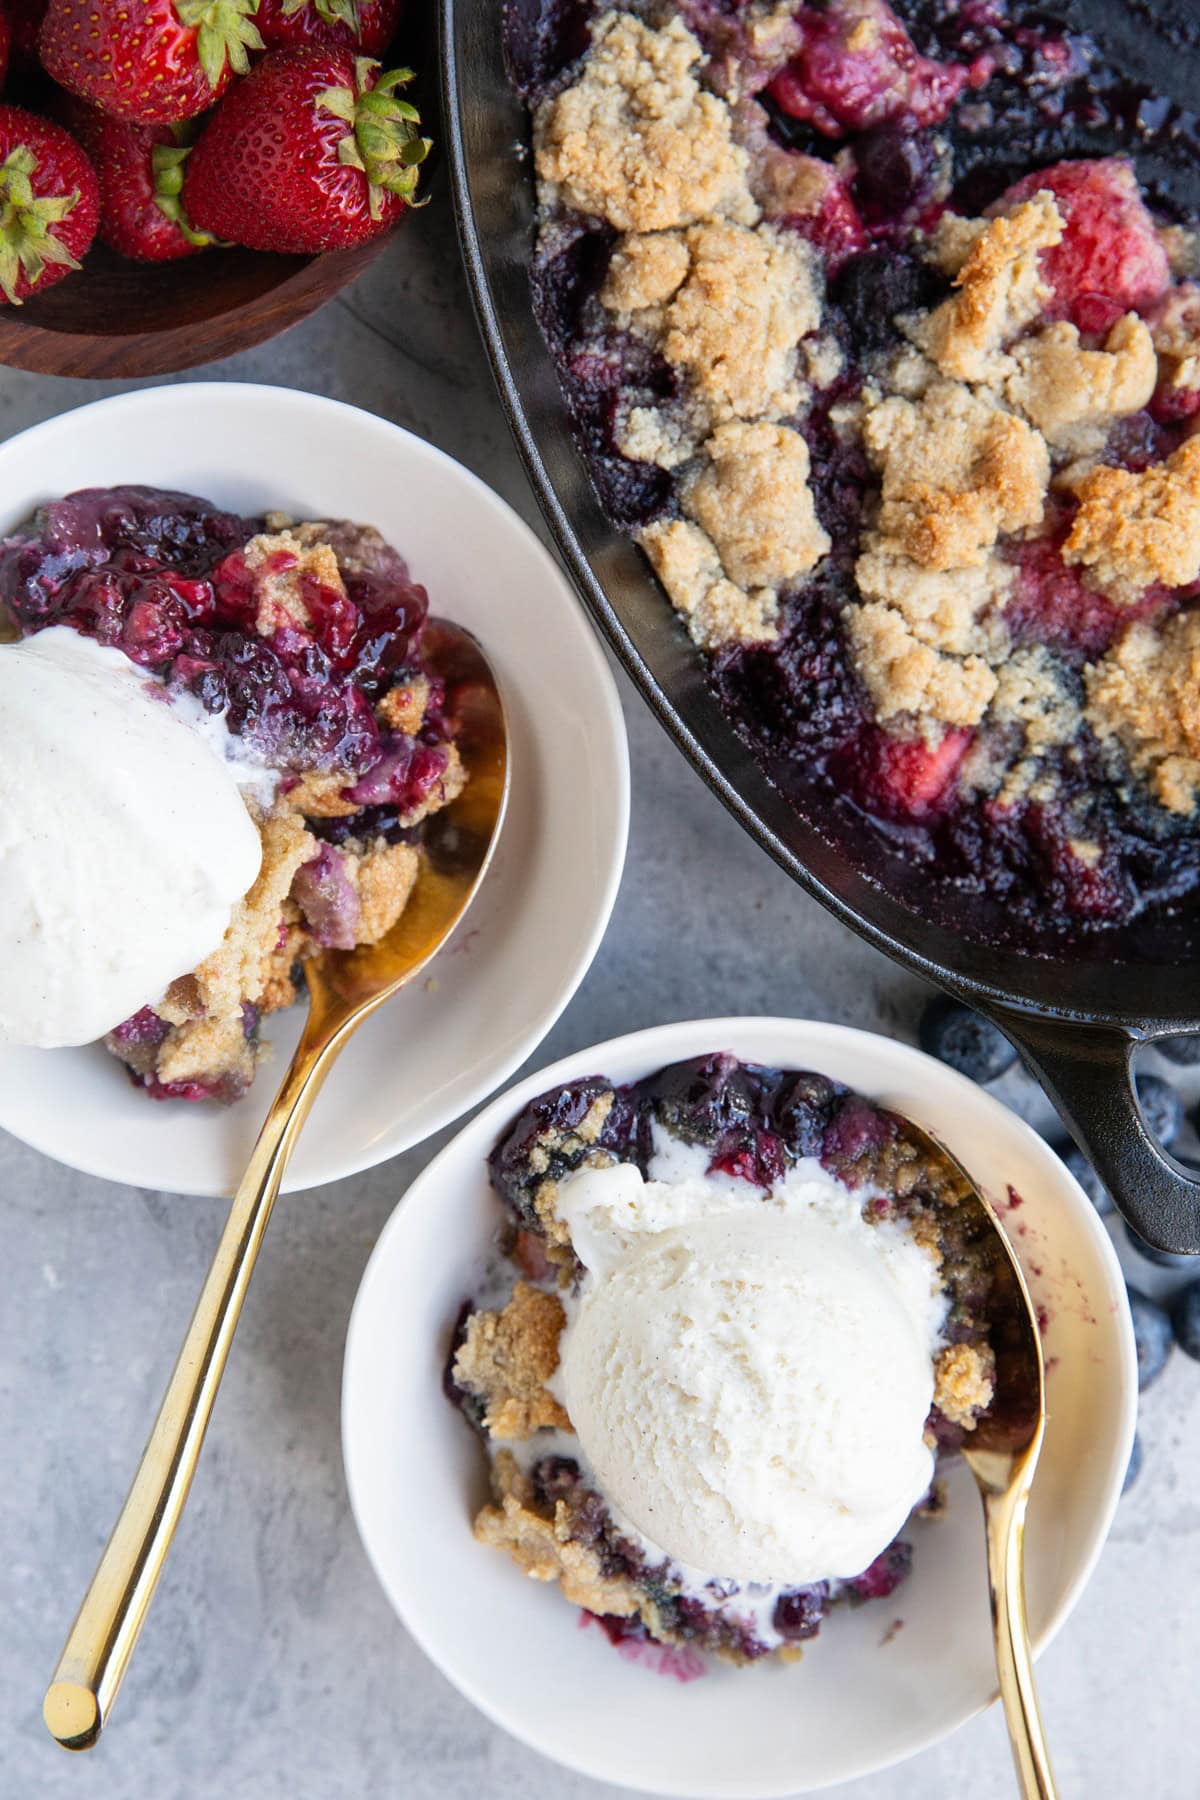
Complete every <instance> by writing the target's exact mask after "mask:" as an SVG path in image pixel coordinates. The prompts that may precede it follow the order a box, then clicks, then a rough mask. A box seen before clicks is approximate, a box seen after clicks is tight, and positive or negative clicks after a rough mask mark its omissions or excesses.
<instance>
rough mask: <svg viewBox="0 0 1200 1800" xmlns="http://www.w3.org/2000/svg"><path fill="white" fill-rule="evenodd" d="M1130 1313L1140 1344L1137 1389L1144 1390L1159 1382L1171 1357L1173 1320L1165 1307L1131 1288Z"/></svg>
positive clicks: (1137, 1341) (1138, 1344) (1138, 1346)
mask: <svg viewBox="0 0 1200 1800" xmlns="http://www.w3.org/2000/svg"><path fill="white" fill-rule="evenodd" d="M1129 1311H1130V1314H1131V1315H1132V1318H1133V1337H1134V1342H1135V1344H1136V1345H1137V1366H1138V1386H1139V1388H1143V1389H1144V1388H1148V1387H1149V1386H1150V1384H1151V1383H1152V1382H1154V1381H1157V1380H1158V1378H1159V1376H1160V1375H1161V1374H1162V1372H1163V1370H1164V1369H1165V1368H1166V1366H1167V1357H1168V1356H1169V1355H1170V1354H1171V1320H1170V1316H1169V1314H1168V1313H1167V1310H1166V1308H1165V1307H1164V1306H1160V1305H1159V1304H1158V1301H1157V1300H1151V1298H1150V1296H1149V1294H1143V1293H1142V1292H1141V1291H1140V1289H1138V1288H1135V1287H1131V1288H1130V1289H1129Z"/></svg>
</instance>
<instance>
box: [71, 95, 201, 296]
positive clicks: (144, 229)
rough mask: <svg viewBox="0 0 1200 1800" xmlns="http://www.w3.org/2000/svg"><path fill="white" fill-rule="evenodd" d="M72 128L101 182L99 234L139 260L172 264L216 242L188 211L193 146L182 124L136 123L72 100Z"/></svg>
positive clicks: (124, 252)
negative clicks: (187, 165) (186, 185)
mask: <svg viewBox="0 0 1200 1800" xmlns="http://www.w3.org/2000/svg"><path fill="white" fill-rule="evenodd" d="M67 124H68V125H69V126H70V128H71V130H72V131H73V132H74V134H75V136H76V137H77V138H78V139H79V141H80V143H81V144H82V145H83V147H84V149H85V150H86V151H87V153H88V155H89V156H90V157H91V159H92V166H93V168H94V169H95V171H96V177H97V180H98V181H99V183H100V226H99V230H98V232H97V236H98V237H99V238H100V240H101V242H102V243H105V244H108V245H109V247H110V248H111V249H113V250H116V251H119V253H120V254H121V255H122V256H130V257H132V258H133V259H134V261H135V262H173V261H174V260H175V259H176V258H177V257H180V256H194V255H195V254H196V251H197V250H203V249H204V248H205V247H206V246H207V245H209V244H211V243H212V242H213V239H212V238H211V237H210V236H209V235H208V233H207V232H204V231H194V230H193V229H192V227H191V224H190V223H189V221H188V218H187V214H186V213H185V212H184V209H183V199H182V189H183V164H184V161H185V159H186V157H187V156H188V153H189V152H188V146H187V144H186V143H181V142H180V139H181V137H182V136H183V131H182V129H181V127H179V126H177V125H135V124H133V123H132V122H131V121H130V120H129V119H110V118H109V117H108V116H107V114H105V113H102V112H100V111H99V110H98V109H97V108H96V107H94V106H89V105H88V104H87V102H86V101H84V100H72V101H71V104H70V110H69V112H68V114H67Z"/></svg>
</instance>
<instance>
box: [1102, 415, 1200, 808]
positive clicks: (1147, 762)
mask: <svg viewBox="0 0 1200 1800" xmlns="http://www.w3.org/2000/svg"><path fill="white" fill-rule="evenodd" d="M1193 441H1195V440H1193ZM1086 682H1087V718H1088V723H1089V724H1090V725H1091V727H1092V730H1093V731H1094V732H1095V733H1096V735H1097V737H1099V738H1101V739H1106V740H1108V741H1110V742H1111V741H1115V742H1117V743H1119V744H1120V745H1121V747H1122V748H1123V750H1124V751H1125V754H1126V755H1127V756H1128V758H1129V762H1130V765H1131V767H1132V768H1133V770H1134V772H1135V774H1137V775H1140V776H1141V777H1142V778H1143V779H1145V780H1146V781H1148V782H1149V784H1150V787H1151V790H1152V792H1153V793H1154V795H1155V796H1156V798H1157V799H1158V801H1159V802H1160V804H1161V805H1163V806H1165V807H1166V808H1167V810H1168V812H1173V813H1181V814H1187V813H1191V812H1192V811H1193V810H1194V808H1195V804H1196V793H1197V789H1198V788H1200V613H1197V612H1189V613H1177V614H1175V616H1174V617H1173V618H1170V619H1168V620H1167V621H1166V623H1165V624H1164V625H1163V626H1162V627H1161V629H1156V628H1155V627H1154V626H1152V625H1148V624H1146V623H1144V622H1139V623H1136V624H1134V625H1131V626H1130V627H1129V629H1128V631H1126V633H1125V635H1124V636H1123V637H1122V638H1121V640H1120V642H1119V643H1118V644H1116V645H1115V646H1114V648H1113V649H1112V650H1110V651H1109V653H1108V655H1107V656H1105V657H1104V658H1102V660H1101V661H1100V662H1098V663H1094V664H1093V665H1092V667H1091V668H1089V669H1088V670H1087V672H1086Z"/></svg>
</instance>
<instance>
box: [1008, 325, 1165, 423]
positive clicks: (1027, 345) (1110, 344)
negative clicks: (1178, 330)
mask: <svg viewBox="0 0 1200 1800" xmlns="http://www.w3.org/2000/svg"><path fill="white" fill-rule="evenodd" d="M1012 355H1013V361H1014V362H1015V363H1016V365H1017V367H1016V372H1015V373H1014V374H1012V375H1010V376H1009V378H1008V381H1007V382H1006V384H1005V390H1004V391H1005V394H1006V396H1007V398H1008V401H1009V403H1010V405H1012V406H1015V407H1017V408H1019V410H1020V411H1021V412H1023V413H1024V414H1025V416H1026V417H1027V418H1028V419H1030V420H1032V422H1033V423H1034V424H1035V425H1036V426H1037V428H1038V430H1039V431H1040V432H1042V434H1043V435H1044V436H1045V438H1046V440H1047V442H1048V443H1050V444H1052V445H1054V446H1055V448H1056V449H1064V450H1069V451H1071V452H1072V453H1073V454H1076V455H1080V454H1085V453H1086V452H1088V451H1090V450H1098V449H1099V448H1100V446H1101V445H1102V444H1103V442H1104V439H1105V437H1106V436H1107V434H1108V429H1109V426H1110V425H1111V424H1112V422H1113V420H1114V419H1121V418H1124V417H1125V416H1126V415H1127V414H1129V413H1133V412H1137V411H1138V410H1139V408H1141V407H1143V406H1145V404H1146V402H1147V401H1148V400H1149V398H1150V396H1151V394H1152V393H1153V392H1154V388H1155V384H1156V382H1157V380H1158V359H1157V357H1156V356H1155V354H1154V341H1153V339H1152V338H1151V336H1150V329H1149V327H1148V326H1147V325H1146V324H1144V323H1143V321H1142V320H1141V319H1139V318H1138V317H1137V315H1136V314H1135V313H1126V315H1125V317H1124V318H1123V319H1118V320H1117V322H1116V324H1115V325H1114V326H1113V328H1112V330H1111V331H1110V332H1109V334H1108V336H1107V338H1106V339H1105V340H1104V348H1103V349H1102V350H1083V349H1081V348H1080V343H1079V333H1078V331H1077V330H1076V328H1075V326H1074V325H1068V324H1067V323H1066V322H1065V321H1064V322H1062V323H1060V324H1057V325H1047V326H1046V328H1045V330H1044V331H1039V332H1038V333H1037V334H1036V335H1035V336H1033V337H1031V338H1029V339H1027V340H1026V341H1025V342H1024V343H1021V344H1018V345H1016V347H1015V348H1014V350H1013V353H1012Z"/></svg>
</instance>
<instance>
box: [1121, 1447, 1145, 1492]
mask: <svg viewBox="0 0 1200 1800" xmlns="http://www.w3.org/2000/svg"><path fill="white" fill-rule="evenodd" d="M1141 1472H1142V1440H1141V1438H1140V1437H1139V1436H1138V1435H1137V1433H1136V1432H1134V1434H1133V1443H1132V1444H1131V1445H1130V1447H1129V1461H1128V1462H1127V1463H1126V1465H1125V1479H1124V1481H1123V1482H1122V1483H1121V1492H1122V1493H1123V1494H1127V1493H1128V1492H1129V1490H1130V1488H1131V1487H1132V1486H1133V1484H1134V1482H1135V1481H1136V1480H1137V1478H1138V1476H1139V1475H1140V1474H1141Z"/></svg>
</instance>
